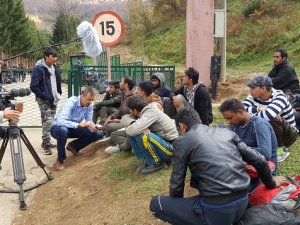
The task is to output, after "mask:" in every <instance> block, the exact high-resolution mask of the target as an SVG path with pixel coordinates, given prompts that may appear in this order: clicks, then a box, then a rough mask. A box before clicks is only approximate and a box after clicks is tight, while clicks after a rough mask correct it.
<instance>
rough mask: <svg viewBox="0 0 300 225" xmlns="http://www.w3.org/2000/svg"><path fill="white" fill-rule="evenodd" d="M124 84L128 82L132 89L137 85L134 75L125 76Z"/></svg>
mask: <svg viewBox="0 0 300 225" xmlns="http://www.w3.org/2000/svg"><path fill="white" fill-rule="evenodd" d="M124 84H128V87H129V89H130V90H132V88H134V86H135V81H134V80H133V79H132V77H129V76H126V77H124Z"/></svg>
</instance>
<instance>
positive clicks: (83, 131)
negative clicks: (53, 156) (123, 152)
mask: <svg viewBox="0 0 300 225" xmlns="http://www.w3.org/2000/svg"><path fill="white" fill-rule="evenodd" d="M96 93H97V91H96V90H95V89H94V88H92V87H89V86H87V87H86V88H85V89H84V90H83V91H82V94H81V96H78V97H77V96H72V97H70V98H69V99H68V100H67V101H66V102H65V103H64V104H63V106H62V107H61V109H60V111H59V112H58V113H56V115H55V117H54V120H53V122H52V127H51V136H52V137H54V138H55V139H56V140H57V151H58V156H57V161H56V163H55V164H54V165H53V166H54V169H56V170H63V169H64V160H65V159H66V152H65V145H66V142H67V139H68V138H78V139H76V140H74V141H72V142H70V143H69V144H68V145H67V150H68V151H71V152H72V154H73V155H75V156H76V155H78V152H79V151H80V150H81V149H83V148H84V147H86V146H87V145H89V144H90V143H92V142H94V141H96V140H98V139H100V138H102V137H103V133H102V132H100V131H98V129H97V128H96V127H95V124H94V123H93V121H92V116H93V106H92V102H93V101H94V98H95V95H96Z"/></svg>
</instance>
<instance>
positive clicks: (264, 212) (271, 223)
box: [238, 204, 300, 225]
mask: <svg viewBox="0 0 300 225" xmlns="http://www.w3.org/2000/svg"><path fill="white" fill-rule="evenodd" d="M299 224H300V216H298V215H297V214H296V213H294V212H291V211H288V210H286V209H285V208H284V207H282V206H280V205H274V204H268V205H259V206H253V207H250V208H248V209H247V210H246V212H245V214H244V215H243V217H242V219H241V221H240V222H239V223H238V225H299Z"/></svg>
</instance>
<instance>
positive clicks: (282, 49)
mask: <svg viewBox="0 0 300 225" xmlns="http://www.w3.org/2000/svg"><path fill="white" fill-rule="evenodd" d="M276 52H279V53H280V55H281V57H282V58H284V57H285V58H288V53H287V51H286V50H285V49H284V48H278V49H277V50H276Z"/></svg>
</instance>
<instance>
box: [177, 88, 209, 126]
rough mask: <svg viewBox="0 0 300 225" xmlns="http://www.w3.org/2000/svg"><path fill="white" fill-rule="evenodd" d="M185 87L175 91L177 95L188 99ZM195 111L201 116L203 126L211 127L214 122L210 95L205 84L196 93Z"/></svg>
mask: <svg viewBox="0 0 300 225" xmlns="http://www.w3.org/2000/svg"><path fill="white" fill-rule="evenodd" d="M184 92H185V91H184V86H182V87H181V88H179V89H178V90H176V91H175V95H178V94H181V95H183V96H184V98H185V99H186V96H185V93H184ZM194 109H195V110H196V111H197V113H198V114H199V116H200V119H201V121H202V123H203V124H205V125H209V124H210V123H211V122H212V121H213V114H212V106H211V100H210V95H209V93H208V90H207V88H206V86H205V85H204V84H200V85H199V87H198V88H197V90H196V92H195V98H194Z"/></svg>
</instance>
